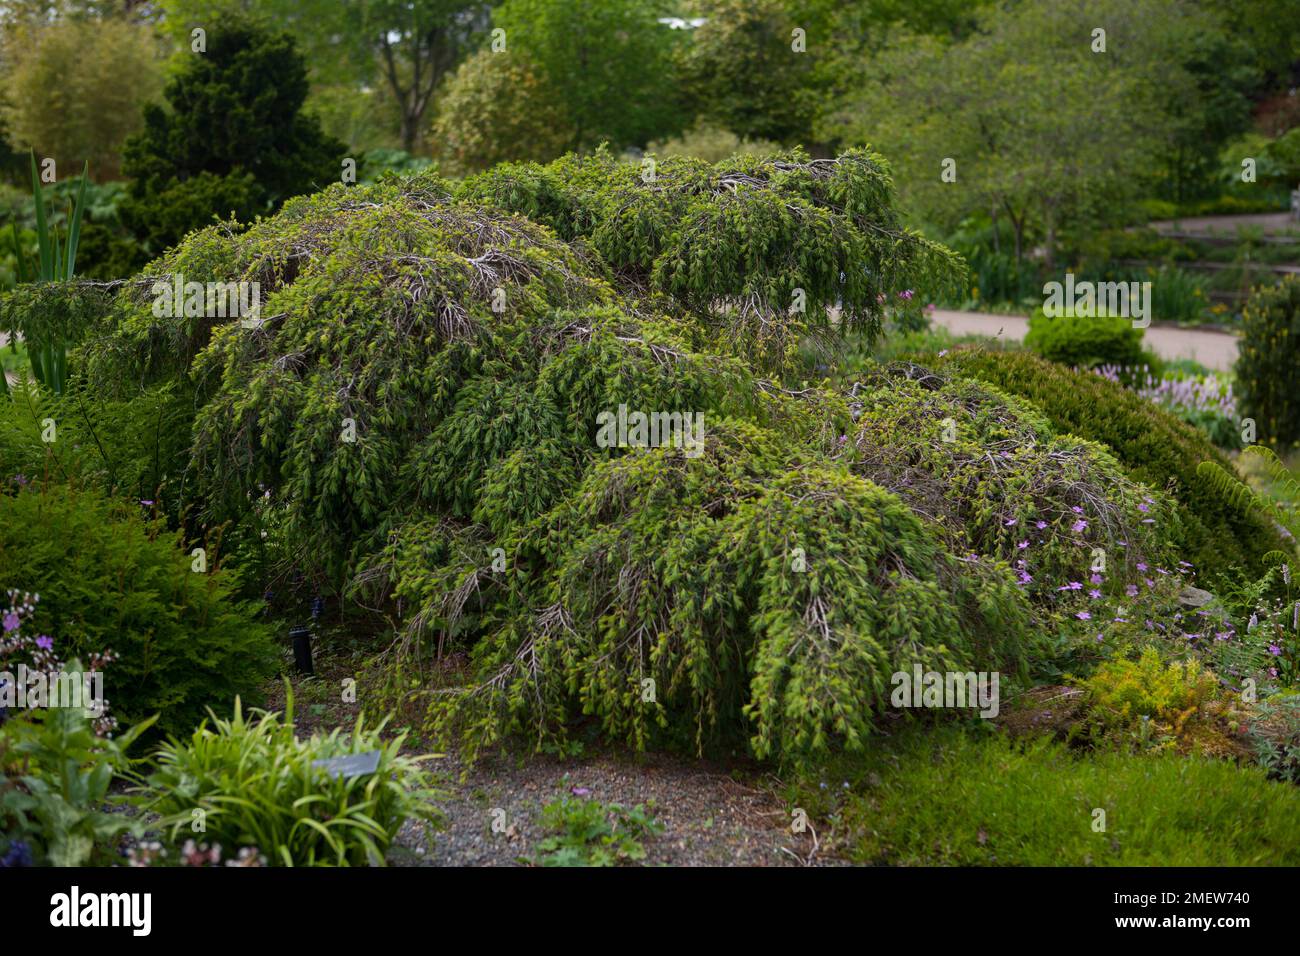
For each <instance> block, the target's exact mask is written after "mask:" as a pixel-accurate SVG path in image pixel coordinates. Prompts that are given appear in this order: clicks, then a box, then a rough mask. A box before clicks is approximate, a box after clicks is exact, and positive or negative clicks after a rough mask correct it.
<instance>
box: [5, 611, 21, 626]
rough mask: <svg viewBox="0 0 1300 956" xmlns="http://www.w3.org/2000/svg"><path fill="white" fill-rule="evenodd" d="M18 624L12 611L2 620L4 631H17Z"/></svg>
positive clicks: (16, 616) (16, 617)
mask: <svg viewBox="0 0 1300 956" xmlns="http://www.w3.org/2000/svg"><path fill="white" fill-rule="evenodd" d="M18 624H19V621H18V615H17V614H15V613H14V612H13V611H10V612H9V613H8V614H6V615H5V619H4V628H5V631H16V630H18Z"/></svg>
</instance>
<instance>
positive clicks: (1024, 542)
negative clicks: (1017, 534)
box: [1016, 541, 1029, 551]
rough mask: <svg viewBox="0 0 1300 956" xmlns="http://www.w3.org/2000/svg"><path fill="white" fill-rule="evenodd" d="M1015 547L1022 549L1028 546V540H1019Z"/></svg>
mask: <svg viewBox="0 0 1300 956" xmlns="http://www.w3.org/2000/svg"><path fill="white" fill-rule="evenodd" d="M1016 547H1017V548H1019V549H1020V550H1021V551H1023V550H1025V548H1027V547H1029V542H1028V541H1021V542H1020V543H1019V544H1018V545H1016Z"/></svg>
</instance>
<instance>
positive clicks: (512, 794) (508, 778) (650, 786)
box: [389, 755, 836, 866]
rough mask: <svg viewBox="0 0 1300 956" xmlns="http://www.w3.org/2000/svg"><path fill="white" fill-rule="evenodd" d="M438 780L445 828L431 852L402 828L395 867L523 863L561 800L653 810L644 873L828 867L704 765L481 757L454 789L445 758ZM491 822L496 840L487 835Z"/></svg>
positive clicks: (804, 841)
mask: <svg viewBox="0 0 1300 956" xmlns="http://www.w3.org/2000/svg"><path fill="white" fill-rule="evenodd" d="M439 773H440V776H442V777H443V780H442V781H441V788H442V789H443V790H444V791H446V792H447V794H448V796H447V797H446V798H445V799H443V800H441V801H438V805H439V806H440V807H441V808H442V809H443V811H444V813H445V814H446V826H445V828H444V829H442V830H440V831H438V832H437V833H436V834H434V837H433V841H432V846H430V845H429V843H428V842H427V841H426V840H425V839H424V836H423V834H422V833H421V832H419V831H418V829H417V828H416V827H415V826H413V825H411V824H408V825H407V826H406V827H405V828H404V829H403V831H402V832H401V833H400V834H399V836H398V838H397V841H396V842H397V846H396V848H395V849H394V851H393V852H391V853H390V856H389V858H390V861H391V862H392V863H394V864H396V865H407V866H410V865H416V866H515V865H521V864H522V865H527V864H528V858H529V857H531V856H533V855H534V854H535V853H536V852H537V851H536V847H537V844H538V842H539V841H540V840H541V839H543V837H544V836H545V833H544V832H543V830H542V827H541V824H540V814H541V808H542V807H543V806H544V805H545V804H547V803H549V802H551V801H552V800H556V799H559V798H560V797H563V796H566V795H572V796H575V797H580V798H584V799H590V800H598V801H600V802H601V803H606V804H608V803H617V804H621V805H623V806H624V807H628V808H631V807H633V806H636V805H637V804H644V805H647V806H650V805H651V804H653V812H654V818H655V819H656V820H657V821H658V822H659V823H660V824H662V825H663V828H664V829H663V832H662V833H660V834H658V835H655V836H651V837H648V838H646V839H645V840H644V841H643V845H644V846H645V849H646V859H645V860H644V861H643V862H642V865H645V866H800V865H808V864H809V863H811V864H812V865H826V864H828V863H830V864H833V863H835V862H836V861H834V860H830V859H828V858H825V857H824V855H823V854H821V853H820V852H819V851H818V850H817V849H816V844H815V841H814V837H813V834H812V832H811V831H806V832H804V833H798V834H796V833H794V832H793V831H792V828H791V825H790V821H791V816H790V813H789V812H788V811H787V809H786V808H785V807H783V806H782V805H781V803H780V802H779V801H778V800H777V799H776V798H775V797H774V796H773V795H772V794H771V792H770V791H769V790H768V789H766V788H765V787H763V786H762V785H761V783H760V782H756V781H752V780H746V779H745V775H744V774H742V773H739V772H736V773H728V772H727V771H726V770H725V769H723V768H720V767H716V766H711V765H709V764H706V763H701V762H697V761H686V760H684V759H680V758H673V757H667V756H662V755H644V756H641V757H637V758H634V757H631V756H623V755H602V756H598V757H594V758H585V759H577V760H559V759H557V758H553V757H545V756H534V757H529V758H527V759H526V760H524V761H505V760H500V759H484V760H483V761H481V762H480V763H479V765H478V766H477V767H476V768H475V769H474V771H473V772H472V773H471V774H470V775H469V777H468V779H467V780H466V781H465V782H464V783H461V782H460V781H459V768H458V767H457V766H456V765H455V762H454V761H453V760H451V759H450V758H448V759H447V760H445V761H444V762H443V763H442V765H441V766H440V771H439ZM494 819H496V820H499V821H500V825H499V826H498V828H497V829H498V830H499V831H501V830H503V832H494V830H493V826H492V824H493V821H494ZM810 857H811V859H810Z"/></svg>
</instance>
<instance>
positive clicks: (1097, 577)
mask: <svg viewBox="0 0 1300 956" xmlns="http://www.w3.org/2000/svg"><path fill="white" fill-rule="evenodd" d="M1104 580H1105V578H1103V577H1102V576H1101V575H1100V574H1096V573H1094V574H1093V576H1092V577H1090V578H1088V582H1089V583H1090V584H1101V583H1102V581H1104Z"/></svg>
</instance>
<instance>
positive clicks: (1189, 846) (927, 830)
mask: <svg viewBox="0 0 1300 956" xmlns="http://www.w3.org/2000/svg"><path fill="white" fill-rule="evenodd" d="M855 764H856V766H855V775H854V776H853V777H850V779H849V781H848V783H849V789H847V790H845V789H842V788H843V784H842V783H841V777H839V776H836V777H833V778H827V784H826V786H824V787H819V786H818V785H816V784H814V788H813V791H811V792H808V793H805V794H804V795H803V796H805V797H807V798H808V799H809V800H811V801H815V800H816V799H817V797H816V796H814V793H818V794H826V795H831V794H834V795H835V796H834V797H833V798H832V799H834V800H835V802H836V803H837V804H838V807H836V808H835V809H833V810H830V809H829V808H825V809H827V810H829V812H830V813H832V814H835V815H836V818H835V825H834V826H833V827H832V831H833V832H834V833H835V834H837V835H838V838H839V841H842V846H841V848H842V849H846V852H847V853H848V855H849V857H850V858H851V859H853V860H855V861H857V862H861V863H883V864H892V865H905V866H924V865H962V866H1010V865H1027V866H1080V865H1082V866H1089V865H1091V866H1150V865H1160V866H1252V865H1253V866H1260V865H1265V866H1276V865H1288V866H1294V865H1296V864H1300V790H1298V789H1297V788H1295V787H1294V786H1291V785H1289V784H1284V783H1276V782H1272V781H1269V780H1268V779H1266V778H1265V776H1264V773H1263V772H1262V771H1261V770H1259V769H1258V768H1255V767H1238V766H1236V765H1234V764H1232V763H1229V762H1226V761H1213V760H1205V759H1192V758H1186V757H1177V756H1139V755H1132V754H1122V753H1101V754H1086V755H1075V754H1074V753H1071V752H1070V751H1068V750H1067V749H1066V748H1064V747H1063V746H1062V745H1060V744H1056V743H1051V742H1049V741H1047V740H1038V741H1034V742H1032V743H1029V744H1027V745H1022V744H1016V743H1014V742H1012V741H1011V740H1010V739H1009V738H1007V737H1006V736H1004V735H1002V734H992V733H990V734H971V733H970V732H969V731H963V730H961V729H955V728H945V729H941V730H935V729H933V728H930V729H927V730H922V729H920V728H918V729H915V730H913V731H909V732H907V733H906V734H903V735H900V736H899V737H897V738H895V739H894V740H892V741H890V742H889V743H888V744H886V745H884V746H882V747H880V748H879V749H878V750H877V751H876V752H874V753H873V754H872V755H871V756H870V757H868V758H867V759H866V760H865V761H862V760H859V761H855ZM831 781H833V782H831ZM1096 809H1101V810H1104V811H1105V831H1104V832H1097V831H1095V830H1094V810H1096ZM844 844H846V846H845V845H844Z"/></svg>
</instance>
